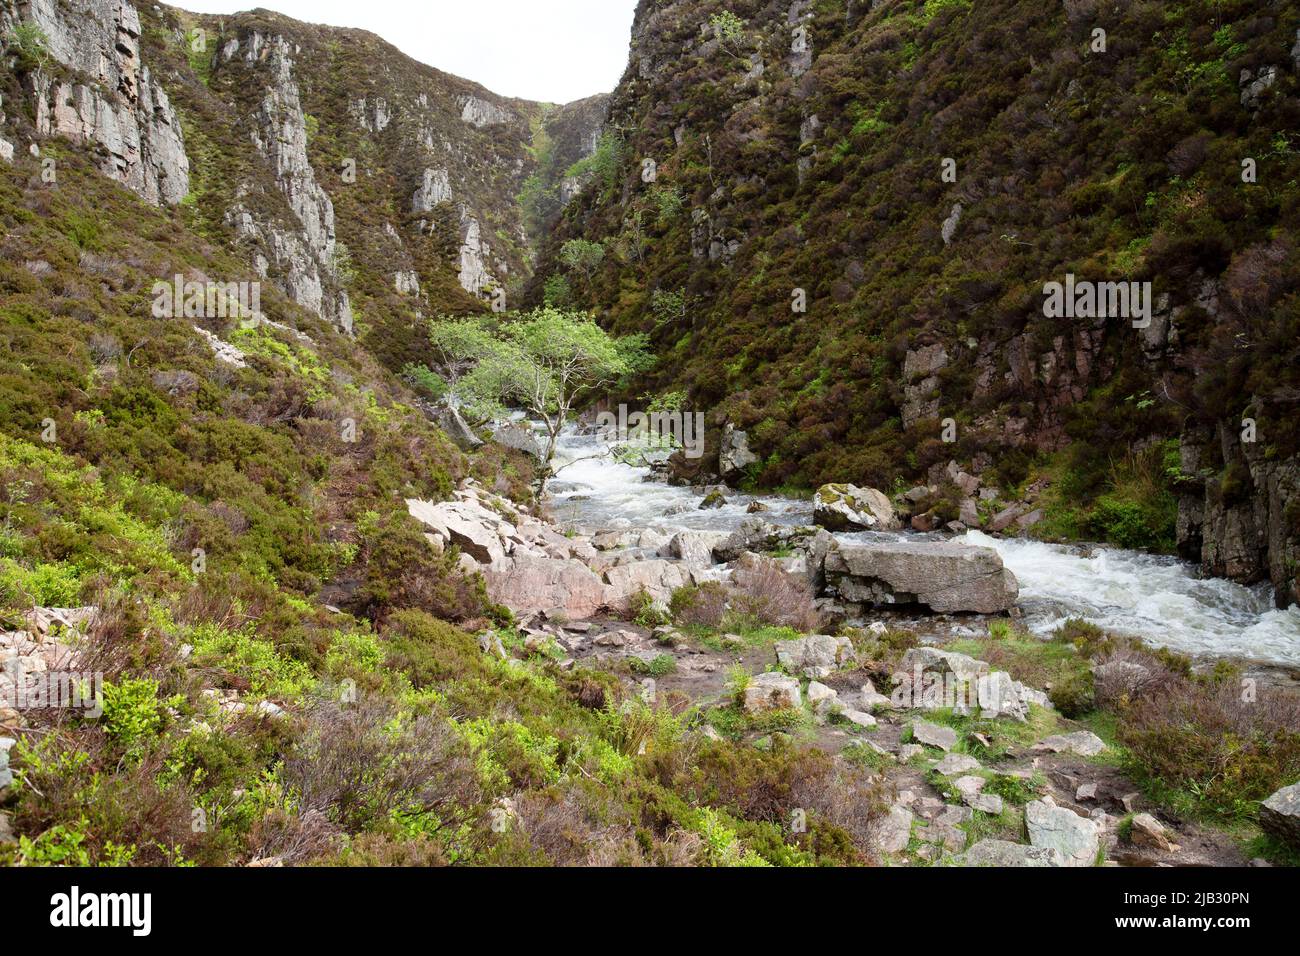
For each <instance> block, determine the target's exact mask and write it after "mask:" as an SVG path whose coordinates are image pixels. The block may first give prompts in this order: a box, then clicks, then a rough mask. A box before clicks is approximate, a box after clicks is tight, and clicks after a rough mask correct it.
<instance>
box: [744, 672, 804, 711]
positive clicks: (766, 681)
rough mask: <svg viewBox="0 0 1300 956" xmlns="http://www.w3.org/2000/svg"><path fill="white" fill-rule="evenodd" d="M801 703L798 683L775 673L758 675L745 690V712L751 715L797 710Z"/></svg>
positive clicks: (791, 678) (793, 679)
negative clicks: (787, 709) (769, 711)
mask: <svg viewBox="0 0 1300 956" xmlns="http://www.w3.org/2000/svg"><path fill="white" fill-rule="evenodd" d="M801 703H802V697H801V694H800V692H799V681H797V680H796V679H795V678H793V677H790V676H788V675H786V674H778V673H776V672H775V671H772V672H768V673H765V674H758V675H757V676H755V677H754V678H753V679H752V680H750V682H749V686H748V687H746V688H745V710H746V711H747V712H749V713H751V714H758V713H762V712H764V711H768V710H783V709H786V708H798V707H800V706H801Z"/></svg>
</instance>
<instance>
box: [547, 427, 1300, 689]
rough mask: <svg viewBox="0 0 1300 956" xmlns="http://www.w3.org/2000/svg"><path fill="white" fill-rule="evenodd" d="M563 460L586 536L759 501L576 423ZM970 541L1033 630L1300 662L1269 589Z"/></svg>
mask: <svg viewBox="0 0 1300 956" xmlns="http://www.w3.org/2000/svg"><path fill="white" fill-rule="evenodd" d="M555 465H556V468H557V470H558V474H557V476H556V478H555V479H553V480H552V481H551V483H550V485H549V486H548V491H549V493H550V495H551V498H552V510H553V512H554V514H555V517H556V519H557V520H559V521H560V522H562V523H563V524H565V525H566V526H569V527H572V528H575V529H578V530H581V531H584V532H593V531H601V530H608V529H621V528H628V529H635V528H649V527H654V528H661V529H664V530H666V531H673V530H680V529H686V528H695V529H717V530H727V529H731V528H734V527H735V526H736V525H738V524H739V523H740V521H741V519H742V518H744V517H745V514H746V508H747V507H748V505H749V503H750V502H751V501H753V500H754V498H753V497H752V496H747V495H741V494H736V495H732V496H730V497H729V499H728V504H726V505H725V506H723V507H721V508H717V509H711V510H707V511H701V510H700V509H699V503H700V496H699V495H698V494H696V493H694V492H692V491H691V489H690V488H679V487H674V486H671V485H668V484H665V483H663V482H660V481H652V480H647V479H648V478H649V476H650V470H649V469H648V468H643V467H640V468H639V467H633V466H631V465H628V464H624V463H621V462H619V461H616V460H615V459H614V458H613V457H612V455H611V454H610V453H609V449H608V446H606V445H605V444H603V443H602V442H601V441H600V440H599V439H597V438H595V437H594V436H589V435H581V434H578V433H577V432H576V430H573V429H570V430H569V431H568V432H566V433H565V434H564V435H562V436H561V438H560V442H559V447H558V451H557V454H556V461H555ZM760 500H761V501H762V502H763V503H764V504H765V505H767V507H768V508H769V509H770V510H768V511H766V512H764V513H763V518H764V519H766V520H768V521H771V522H774V523H777V524H797V525H807V524H812V505H811V503H809V502H806V501H796V500H791V499H787V498H776V497H761V498H760ZM840 537H845V538H848V539H849V540H852V538H853V537H855V536H852V535H842V536H840ZM857 537H861V535H858V536H857ZM890 537H897V535H891V536H890ZM926 537H934V536H926ZM962 540H964V541H966V542H968V543H970V544H972V545H983V546H986V547H991V548H994V549H996V550H997V552H998V553H999V554H1000V555H1001V556H1002V560H1003V562H1004V563H1005V564H1006V566H1007V567H1008V568H1010V569H1011V571H1012V573H1014V574H1015V576H1016V578H1017V580H1018V581H1019V582H1020V602H1019V603H1020V608H1021V610H1022V611H1023V612H1024V615H1025V618H1024V620H1025V624H1026V625H1027V626H1028V627H1029V628H1030V629H1031V630H1033V631H1034V632H1035V633H1039V634H1045V633H1047V632H1049V631H1051V630H1053V629H1054V628H1055V627H1056V626H1057V625H1058V624H1059V623H1060V622H1061V621H1063V620H1065V619H1066V618H1071V617H1077V618H1082V619H1083V620H1086V621H1090V622H1092V623H1094V624H1096V625H1098V626H1100V627H1103V628H1106V629H1107V630H1110V631H1113V632H1116V633H1124V634H1130V635H1134V636H1138V637H1141V638H1143V639H1145V640H1146V641H1147V642H1148V643H1150V644H1153V645H1156V646H1160V647H1168V648H1170V649H1173V650H1177V651H1181V652H1184V653H1188V654H1192V655H1196V656H1213V657H1232V658H1241V659H1244V660H1248V661H1251V662H1256V663H1259V664H1270V665H1280V666H1289V667H1296V666H1300V608H1297V607H1295V606H1292V607H1291V608H1289V609H1288V610H1277V609H1276V608H1274V606H1273V597H1272V591H1271V589H1270V588H1268V587H1252V588H1248V587H1243V586H1242V585H1240V584H1234V583H1233V582H1231V581H1226V580H1223V579H1220V578H1207V577H1204V576H1203V575H1201V574H1200V571H1199V569H1198V568H1197V567H1196V566H1195V565H1192V564H1189V563H1187V562H1185V561H1180V560H1177V559H1175V558H1169V557H1161V556H1158V555H1150V554H1144V553H1141V552H1136V551H1124V550H1120V549H1118V548H1110V547H1102V546H1096V547H1080V546H1071V545H1053V544H1044V543H1042V542H1038V541H1029V540H1024V539H1005V538H993V537H990V536H988V535H985V534H983V533H981V532H979V531H969V532H967V533H966V534H965V535H964V536H963V538H962Z"/></svg>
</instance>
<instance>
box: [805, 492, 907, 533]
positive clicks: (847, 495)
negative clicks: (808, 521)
mask: <svg viewBox="0 0 1300 956" xmlns="http://www.w3.org/2000/svg"><path fill="white" fill-rule="evenodd" d="M813 520H814V521H816V522H817V524H819V525H821V526H822V527H823V528H826V529H827V530H829V531H897V530H899V529H900V528H902V527H903V523H902V522H901V521H900V520H899V519H898V515H897V514H895V513H894V506H893V505H892V504H891V503H890V501H889V498H888V497H886V496H885V494H884V493H883V492H880V491H877V490H876V489H875V488H859V487H858V486H857V485H822V487H821V488H819V489H818V490H817V494H816V496H815V497H814V498H813Z"/></svg>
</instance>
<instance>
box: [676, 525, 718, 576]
mask: <svg viewBox="0 0 1300 956" xmlns="http://www.w3.org/2000/svg"><path fill="white" fill-rule="evenodd" d="M728 537H729V533H728V532H726V531H679V532H677V533H676V534H675V535H673V536H672V538H671V539H670V540H669V542H668V543H667V544H666V545H664V547H663V548H662V549H661V550H660V554H661V555H663V556H664V557H666V558H676V559H677V560H679V561H681V562H683V563H684V564H686V565H688V566H689V567H691V568H699V569H703V568H708V567H711V566H712V565H713V549H714V548H715V547H717V546H718V545H719V544H721V543H722V542H724V541H726V540H727V538H728Z"/></svg>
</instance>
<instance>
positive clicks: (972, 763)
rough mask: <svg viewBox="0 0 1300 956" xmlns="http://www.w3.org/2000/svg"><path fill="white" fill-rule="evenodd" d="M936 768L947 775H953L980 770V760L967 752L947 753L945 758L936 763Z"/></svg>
mask: <svg viewBox="0 0 1300 956" xmlns="http://www.w3.org/2000/svg"><path fill="white" fill-rule="evenodd" d="M934 769H935V770H937V771H939V773H941V774H943V775H944V776H945V777H951V776H953V775H954V774H959V773H966V772H967V771H970V770H979V769H980V762H979V761H978V760H976V759H975V758H974V757H969V756H967V755H966V754H945V755H944V758H943V759H942V760H940V761H939V762H938V763H937V764H935V765H934Z"/></svg>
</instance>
